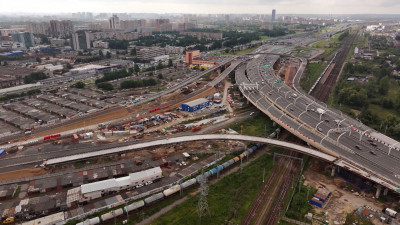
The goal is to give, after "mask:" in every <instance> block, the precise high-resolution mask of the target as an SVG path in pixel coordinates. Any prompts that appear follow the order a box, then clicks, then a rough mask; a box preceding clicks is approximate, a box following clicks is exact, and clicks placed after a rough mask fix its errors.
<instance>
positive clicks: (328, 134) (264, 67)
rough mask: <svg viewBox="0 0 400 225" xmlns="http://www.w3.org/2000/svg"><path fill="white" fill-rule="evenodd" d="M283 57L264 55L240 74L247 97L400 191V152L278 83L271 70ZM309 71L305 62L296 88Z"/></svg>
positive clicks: (304, 136)
mask: <svg viewBox="0 0 400 225" xmlns="http://www.w3.org/2000/svg"><path fill="white" fill-rule="evenodd" d="M274 47H276V46H274ZM265 48H266V47H264V49H265ZM278 58H279V56H276V55H261V54H260V55H257V56H255V57H254V59H253V60H250V61H248V62H247V63H246V64H245V65H243V66H242V67H240V68H239V69H238V70H237V71H236V82H237V83H238V84H239V87H240V90H241V91H242V93H243V94H244V96H245V97H246V98H247V99H248V100H249V101H251V102H252V103H253V104H254V105H256V106H257V107H258V108H259V109H260V110H262V111H263V112H264V113H266V114H267V115H268V116H270V117H271V118H272V119H273V120H274V121H276V122H277V123H279V124H280V125H282V126H283V127H284V128H285V129H287V130H289V131H290V132H292V133H293V134H295V135H296V136H298V137H300V138H301V139H303V140H305V141H307V142H308V143H309V144H311V145H312V146H314V147H316V148H318V149H320V150H322V151H324V152H326V153H329V154H331V155H334V156H337V157H339V158H340V159H342V160H345V161H346V162H348V163H350V164H352V165H354V166H355V167H358V168H361V169H363V170H365V171H367V172H368V173H366V176H367V177H368V176H371V175H372V176H375V177H379V178H380V179H381V181H380V183H381V184H382V185H384V186H386V187H388V188H391V189H396V188H398V187H400V174H399V173H400V163H399V162H400V153H399V152H398V151H391V152H390V154H389V147H388V146H387V144H386V145H385V144H383V143H382V141H383V140H381V141H377V140H375V139H373V138H372V137H371V136H370V135H369V134H368V129H369V128H367V127H366V126H364V125H360V123H359V122H358V121H355V120H354V119H351V118H349V117H347V116H345V115H343V114H342V113H339V112H337V111H336V110H333V109H331V108H328V107H327V106H326V104H325V103H322V102H318V101H315V99H314V98H311V97H309V96H308V95H307V94H305V93H304V92H303V91H300V90H299V89H298V88H291V87H289V86H287V85H285V84H284V83H280V82H278V80H280V79H279V78H278V77H277V76H276V75H275V72H274V71H273V69H272V67H273V65H274V64H275V62H276V61H277V60H278ZM304 66H305V61H303V63H302V66H301V68H300V71H299V73H298V74H297V75H298V76H296V80H295V83H296V82H297V81H298V80H299V76H300V75H301V73H302V71H303V70H304ZM296 86H298V83H297V84H296Z"/></svg>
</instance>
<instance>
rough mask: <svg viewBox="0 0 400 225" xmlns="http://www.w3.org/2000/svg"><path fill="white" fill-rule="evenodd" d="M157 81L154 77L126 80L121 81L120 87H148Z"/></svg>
mask: <svg viewBox="0 0 400 225" xmlns="http://www.w3.org/2000/svg"><path fill="white" fill-rule="evenodd" d="M158 83H159V81H157V80H156V79H153V78H150V79H143V80H126V81H123V82H121V84H120V87H121V89H129V88H138V87H148V86H154V85H157V84H158Z"/></svg>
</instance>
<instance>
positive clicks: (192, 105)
mask: <svg viewBox="0 0 400 225" xmlns="http://www.w3.org/2000/svg"><path fill="white" fill-rule="evenodd" d="M209 105H210V102H209V101H208V100H207V99H205V98H199V99H196V100H193V101H190V102H186V103H184V104H182V106H181V107H182V111H188V112H194V111H197V110H200V109H202V108H205V107H207V106H209Z"/></svg>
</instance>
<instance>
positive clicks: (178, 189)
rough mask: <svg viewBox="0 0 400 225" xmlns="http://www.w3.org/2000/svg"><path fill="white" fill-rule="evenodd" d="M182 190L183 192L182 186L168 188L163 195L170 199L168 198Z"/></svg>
mask: <svg viewBox="0 0 400 225" xmlns="http://www.w3.org/2000/svg"><path fill="white" fill-rule="evenodd" d="M180 190H181V186H179V185H174V186H172V187H170V188H168V189H167V190H164V191H163V194H164V196H165V197H168V196H170V195H172V194H175V193H176V192H178V191H180Z"/></svg>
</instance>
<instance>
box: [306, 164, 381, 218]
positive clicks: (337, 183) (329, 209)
mask: <svg viewBox="0 0 400 225" xmlns="http://www.w3.org/2000/svg"><path fill="white" fill-rule="evenodd" d="M304 177H305V179H306V181H305V184H306V185H307V184H309V185H310V186H312V187H314V188H318V187H325V188H327V189H328V190H330V191H331V192H332V197H331V198H330V199H329V200H328V203H326V204H325V206H324V207H323V208H317V207H315V208H314V210H315V211H316V213H317V214H325V215H326V216H327V219H328V221H329V224H335V223H334V221H336V222H339V223H341V222H342V221H344V220H345V218H346V214H347V213H352V212H354V210H356V209H357V208H358V207H360V206H369V207H371V208H374V209H376V210H380V209H382V207H383V205H382V204H381V203H379V202H378V201H376V200H375V199H373V198H372V196H373V194H368V195H364V194H361V195H360V194H359V193H357V192H352V191H351V190H347V188H346V182H345V181H343V180H342V179H340V178H338V177H334V178H328V177H326V176H325V175H323V174H321V173H319V172H315V171H313V170H311V169H309V170H307V171H306V172H305V173H304ZM310 198H311V197H310ZM373 223H374V224H383V223H381V222H379V221H378V220H376V219H375V220H373Z"/></svg>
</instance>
